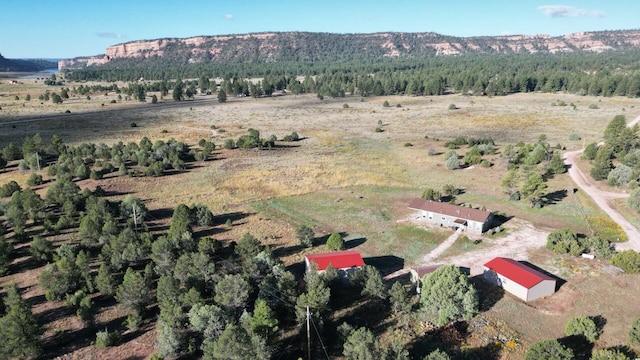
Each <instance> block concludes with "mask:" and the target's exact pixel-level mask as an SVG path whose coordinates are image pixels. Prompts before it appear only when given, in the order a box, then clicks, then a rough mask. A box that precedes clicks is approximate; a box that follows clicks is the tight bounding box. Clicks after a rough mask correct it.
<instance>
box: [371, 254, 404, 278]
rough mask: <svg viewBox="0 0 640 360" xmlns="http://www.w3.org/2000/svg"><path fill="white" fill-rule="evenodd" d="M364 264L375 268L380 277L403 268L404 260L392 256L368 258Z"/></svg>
mask: <svg viewBox="0 0 640 360" xmlns="http://www.w3.org/2000/svg"><path fill="white" fill-rule="evenodd" d="M364 263H365V264H367V265H371V266H374V267H376V268H377V269H378V271H380V275H381V276H382V277H385V276H387V275H389V274H391V273H394V272H396V271H398V270H400V269H402V268H404V259H403V258H400V257H397V256H394V255H386V256H373V257H368V258H365V259H364Z"/></svg>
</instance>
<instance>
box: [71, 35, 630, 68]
mask: <svg viewBox="0 0 640 360" xmlns="http://www.w3.org/2000/svg"><path fill="white" fill-rule="evenodd" d="M629 48H640V30H620V31H598V32H581V33H574V34H569V35H565V36H557V37H552V36H549V35H511V36H480V37H467V38H462V37H452V36H444V35H440V34H435V33H375V34H328V33H304V32H283V33H276V32H270V33H257V34H244V35H220V36H196V37H191V38H185V39H178V38H166V39H156V40H139V41H132V42H128V43H123V44H118V45H113V46H110V47H108V48H107V49H106V52H105V54H104V55H99V56H90V57H79V58H75V59H68V60H63V61H60V62H59V63H58V68H59V69H62V68H66V67H84V66H92V65H102V64H106V63H108V62H110V61H113V60H115V59H128V58H140V59H148V58H156V57H158V58H162V57H171V58H174V59H175V58H179V59H182V60H183V61H185V62H188V63H194V62H209V61H220V62H225V61H266V62H268V61H284V60H291V61H296V60H322V56H323V54H327V53H331V54H345V53H349V54H355V56H363V57H403V56H404V57H410V56H443V55H459V54H464V53H563V52H574V51H592V52H602V51H609V50H622V49H629Z"/></svg>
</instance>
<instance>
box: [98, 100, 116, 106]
mask: <svg viewBox="0 0 640 360" xmlns="http://www.w3.org/2000/svg"><path fill="white" fill-rule="evenodd" d="M110 103H111V104H115V103H117V101H115V100H111V101H110ZM102 105H104V103H102Z"/></svg>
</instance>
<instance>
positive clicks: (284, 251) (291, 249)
mask: <svg viewBox="0 0 640 360" xmlns="http://www.w3.org/2000/svg"><path fill="white" fill-rule="evenodd" d="M302 249H306V248H305V247H304V246H302V245H300V244H297V245H292V246H284V247H279V248H277V249H274V250H273V255H274V256H275V257H277V258H279V257H286V256H290V255H293V254H297V253H299V252H300V251H302Z"/></svg>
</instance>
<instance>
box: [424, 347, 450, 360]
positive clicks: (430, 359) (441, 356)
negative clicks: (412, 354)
mask: <svg viewBox="0 0 640 360" xmlns="http://www.w3.org/2000/svg"><path fill="white" fill-rule="evenodd" d="M422 360H451V357H450V356H449V355H447V353H446V352H444V351H442V350H440V349H435V350H434V351H432V352H430V353H429V355H427V356H425V357H424V359H422Z"/></svg>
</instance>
